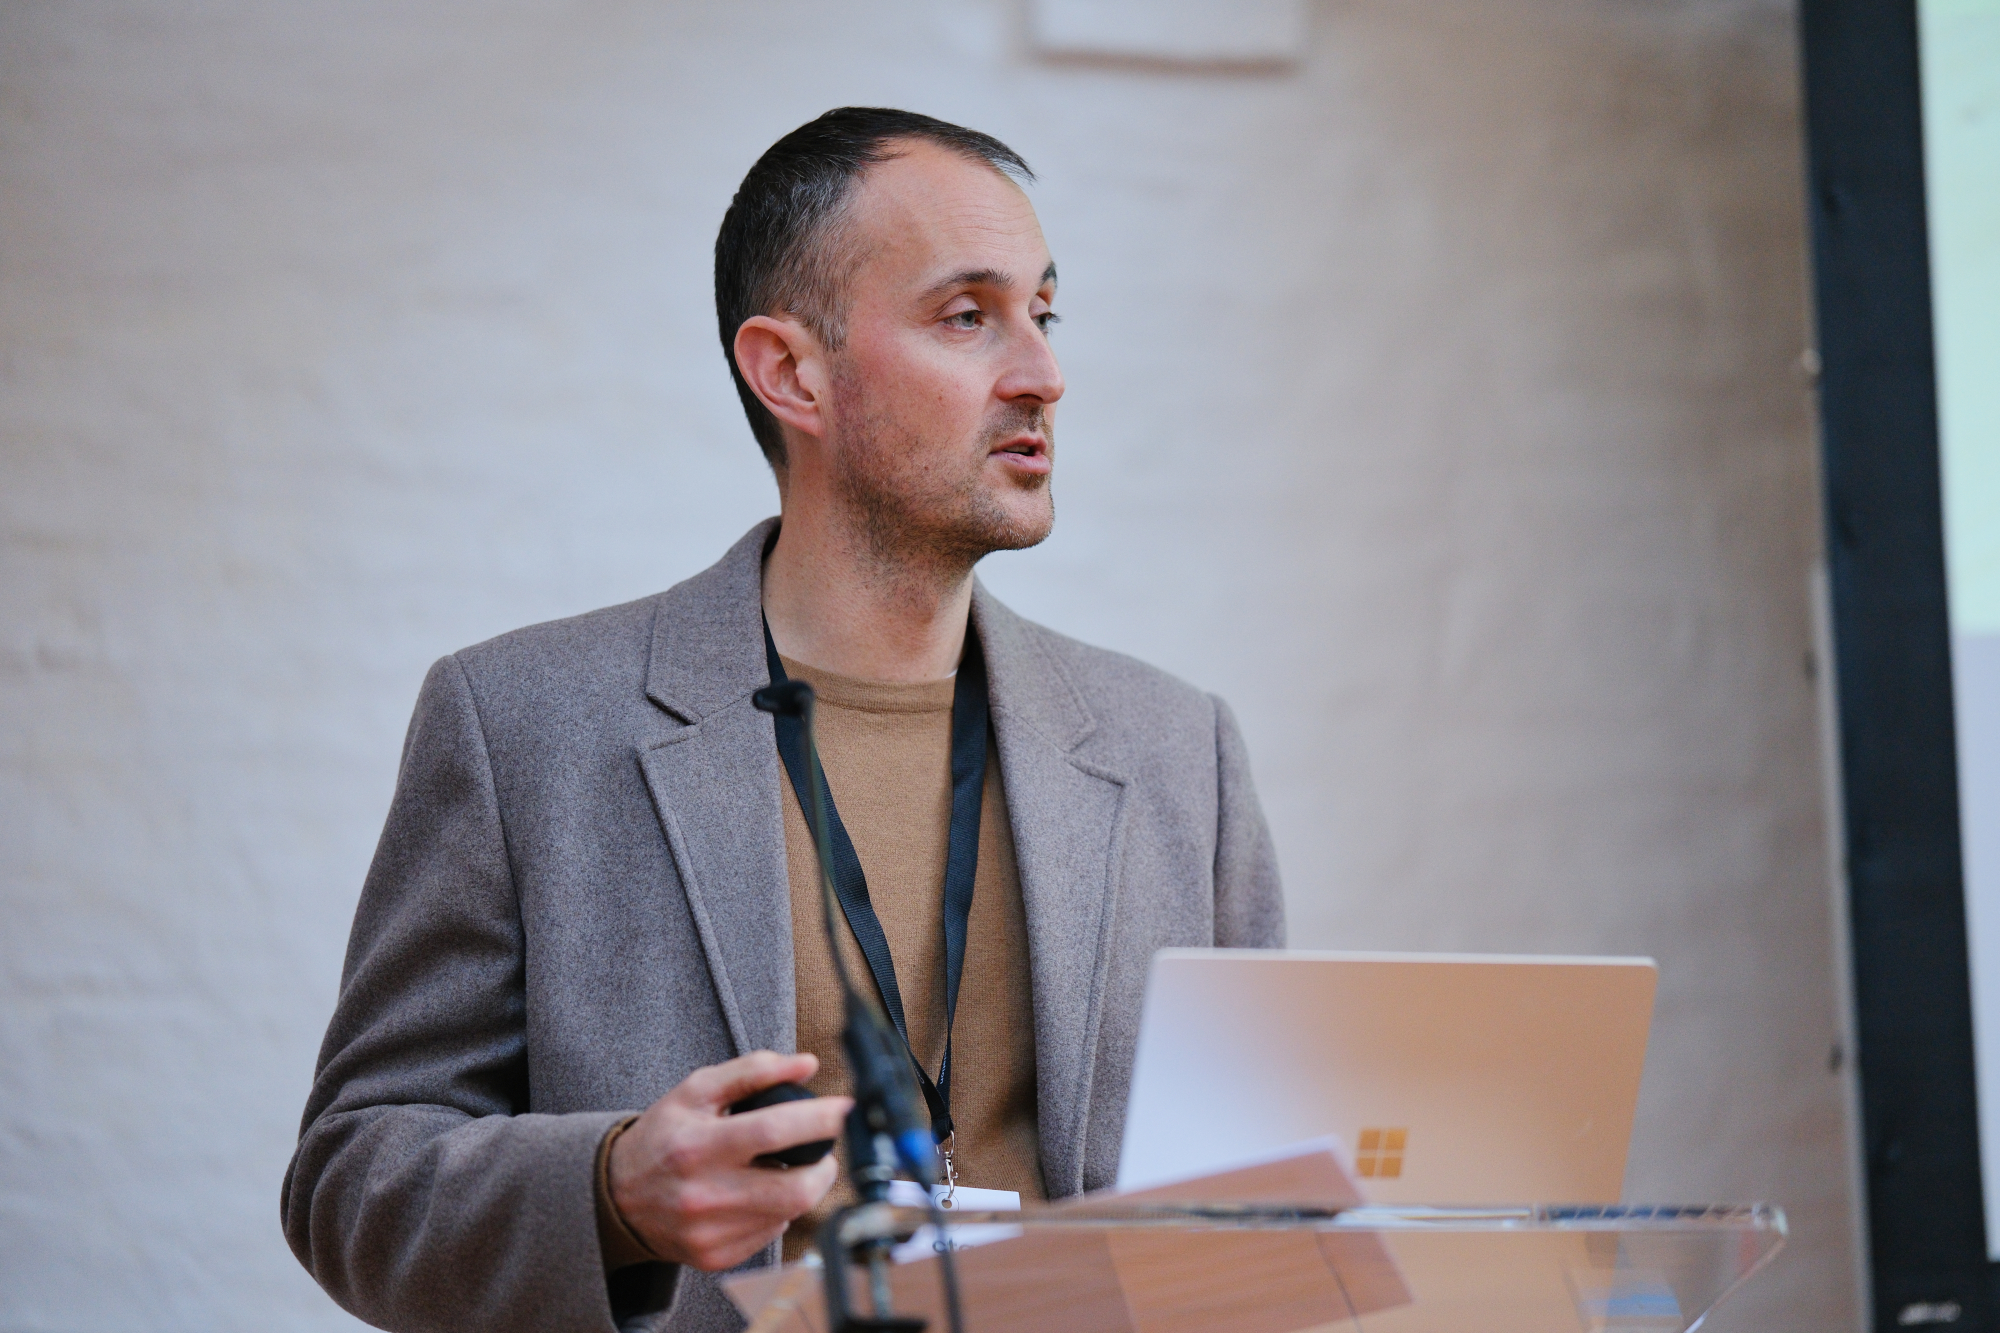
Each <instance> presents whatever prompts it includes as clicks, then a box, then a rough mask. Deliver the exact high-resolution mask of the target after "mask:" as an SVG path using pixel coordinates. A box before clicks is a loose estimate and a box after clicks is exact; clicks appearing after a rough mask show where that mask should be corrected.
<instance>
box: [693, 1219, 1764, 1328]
mask: <svg viewBox="0 0 2000 1333" xmlns="http://www.w3.org/2000/svg"><path fill="white" fill-rule="evenodd" d="M925 1219H926V1214H925V1213H924V1212H922V1211H921V1210H916V1209H901V1208H892V1207H889V1206H887V1205H879V1206H875V1207H871V1208H868V1209H864V1210H862V1211H860V1212H859V1213H857V1214H856V1215H855V1216H854V1217H853V1218H852V1219H851V1222H850V1223H849V1228H850V1234H849V1235H847V1236H846V1237H845V1239H846V1240H848V1241H853V1240H861V1239H865V1238H866V1237H867V1236H869V1235H875V1236H890V1235H893V1236H896V1237H898V1238H901V1237H907V1236H914V1240H913V1241H911V1242H908V1243H905V1245H904V1247H903V1249H902V1251H901V1254H902V1256H903V1259H904V1261H903V1262H899V1263H895V1264H892V1265H889V1266H887V1267H886V1268H885V1269H884V1270H882V1271H881V1272H880V1273H878V1274H877V1275H876V1276H877V1277H878V1278H879V1279H881V1280H882V1281H881V1282H880V1283H879V1284H876V1289H877V1290H880V1288H881V1287H886V1290H880V1294H882V1295H887V1296H888V1297H890V1299H891V1301H892V1303H893V1309H894V1312H895V1313H896V1314H897V1315H901V1316H912V1317H915V1318H918V1319H922V1320H924V1321H925V1322H926V1324H927V1325H928V1328H929V1330H930V1333H946V1329H947V1325H946V1322H945V1313H944V1304H943V1299H942V1293H941V1287H940V1276H939V1271H938V1259H937V1257H936V1255H935V1254H934V1253H933V1252H931V1251H932V1250H934V1246H933V1245H932V1244H931V1243H930V1241H929V1239H928V1238H929V1234H930V1233H928V1232H927V1231H923V1230H920V1228H922V1227H923V1224H924V1222H925ZM949 1234H950V1235H952V1236H953V1237H954V1238H955V1240H954V1258H955V1260H956V1263H957V1267H958V1280H959V1286H960V1290H961V1297H962V1305H963V1310H964V1319H965V1328H966V1330H967V1333H1000V1331H1001V1330H1009V1331H1010V1333H1011V1331H1014V1330H1036V1333H1197V1330H1199V1331H1201V1333H1208V1331H1209V1330H1227V1331H1228V1333H1305V1330H1312V1331H1313V1333H1579V1331H1581V1333H1683V1331H1684V1330H1688V1329H1693V1328H1695V1327H1696V1326H1697V1325H1699V1324H1700V1323H1701V1322H1702V1320H1703V1318H1704V1317H1705V1316H1706V1315H1707V1314H1708V1312H1709V1311H1710V1310H1712V1309H1713V1308H1714V1307H1715V1305H1716V1303H1717V1302H1718V1301H1720V1300H1722V1299H1723V1298H1724V1297H1725V1296H1727V1295H1728V1294H1729V1293H1730V1292H1731V1291H1733V1290H1735V1289H1736V1288H1737V1287H1738V1286H1740V1285H1741V1284H1742V1283H1743V1282H1744V1281H1745V1280H1746V1279H1747V1278H1749V1277H1750V1276H1751V1275H1752V1274H1753V1273H1755V1272H1756V1271H1757V1270H1758V1269H1759V1268H1761V1267H1763V1266H1764V1264H1765V1263H1767V1262H1769V1260H1770V1258H1771V1256H1772V1255H1773V1254H1775V1253H1776V1252H1777V1250H1778V1248H1779V1247H1780V1246H1781V1245H1782V1244H1783V1243H1784V1235H1785V1219H1784V1215H1783V1214H1782V1213H1781V1212H1780V1211H1779V1210H1777V1209H1775V1208H1770V1207H1765V1206H1762V1205H1756V1204H1752V1205H1745V1206H1705V1207H1645V1206H1633V1205H1621V1206H1601V1207H1575V1208H1561V1207H1526V1206H1524V1207H1493V1208H1465V1207H1450V1208H1413V1207H1387V1206H1381V1205H1360V1206H1347V1207H1326V1206H1322V1205H1311V1206H1301V1205H1288V1204H1284V1203H1275V1202H1249V1203H1200V1202H1171V1203H1164V1202H1152V1201H1145V1200H1143V1199H1137V1198H1125V1199H1120V1198H1115V1197H1113V1198H1107V1199H1104V1200H1102V1201H1101V1202H1100V1201H1092V1200H1080V1201H1077V1202H1074V1203H1071V1204H1065V1205H1057V1206H1053V1207H1037V1208H1031V1209H1028V1210H1025V1211H1022V1212H998V1213H977V1214H974V1213H962V1214H959V1215H957V1216H956V1217H955V1218H954V1225H953V1226H952V1227H951V1228H950V1231H949ZM823 1276H824V1273H823V1270H822V1268H821V1267H820V1266H819V1265H818V1264H816V1263H810V1262H809V1263H806V1264H799V1265H794V1266H792V1267H789V1268H785V1269H779V1270H766V1271H765V1272H762V1273H756V1274H746V1275H743V1276H739V1277H736V1278H732V1279H730V1281H729V1283H728V1287H729V1291H730V1294H731V1297H732V1299H734V1300H735V1301H736V1302H737V1303H738V1305H739V1306H740V1307H741V1308H742V1309H743V1312H744V1314H745V1316H746V1317H748V1318H749V1319H750V1321H751V1327H752V1329H753V1330H754V1333H781V1331H782V1333H828V1331H827V1327H826V1318H825V1313H824V1305H823V1302H822V1299H821V1279H822V1277H823ZM849 1288H850V1290H851V1291H852V1292H854V1293H857V1294H856V1295H851V1296H850V1298H849V1299H850V1301H851V1302H853V1303H855V1304H858V1305H860V1306H861V1307H863V1308H870V1307H869V1295H868V1293H869V1291H870V1289H871V1282H870V1275H869V1274H868V1273H867V1272H866V1271H865V1270H863V1269H859V1268H857V1269H855V1270H853V1276H852V1278H851V1279H850V1281H849Z"/></svg>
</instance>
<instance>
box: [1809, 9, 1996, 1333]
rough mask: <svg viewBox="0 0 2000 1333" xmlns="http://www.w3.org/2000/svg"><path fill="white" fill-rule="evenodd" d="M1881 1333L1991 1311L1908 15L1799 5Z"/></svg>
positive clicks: (1979, 1320) (1985, 1323) (1912, 15)
mask: <svg viewBox="0 0 2000 1333" xmlns="http://www.w3.org/2000/svg"><path fill="white" fill-rule="evenodd" d="M1800 21H1801V35H1802V49H1803V56H1804V62H1805V66H1804V67H1805V106H1806V133H1807V142H1808V149H1809V154H1810V162H1809V169H1808V173H1807V180H1808V189H1809V190H1810V192H1811V198H1810V200H1809V205H1810V214H1811V219H1812V233H1813V248H1814V256H1815V261H1816V262H1815V273H1814V285H1813V290H1814V295H1815V299H1816V302H1817V307H1818V323H1819V356H1820V364H1821V378H1820V420H1821V442H1822V448H1823V451H1824V476H1825V481H1826V541H1827V562H1828V567H1829V573H1830V576H1831V582H1832V592H1833V617H1834V644H1835V658H1836V667H1837V671H1838V676H1837V679H1838V682H1839V689H1840V704H1839V716H1840V730H1841V737H1840V753H1841V764H1842V769H1843V782H1844V787H1845V800H1846V825H1847V862H1848V865H1847V871H1848V895H1849V911H1850V914H1851V938H1852V942H1853V953H1854V998H1855V1011H1856V1013H1855V1017H1856V1036H1857V1039H1858V1043H1859V1046H1860V1050H1859V1052H1858V1054H1859V1059H1860V1076H1861V1104H1862V1122H1863V1123H1862V1132H1863V1143H1864V1145H1865V1151H1866V1153H1867V1159H1868V1160H1867V1164H1866V1177H1867V1184H1868V1228H1869V1236H1870V1244H1871V1249H1872V1267H1873V1273H1872V1278H1873V1284H1874V1293H1875V1326H1876V1327H1877V1328H1878V1329H1883V1330H1895V1333H1906V1330H1907V1328H1908V1327H1909V1326H1907V1325H1901V1324H1899V1323H1898V1317H1899V1315H1901V1314H1902V1313H1903V1312H1904V1311H1905V1310H1907V1309H1909V1307H1911V1306H1913V1305H1916V1304H1919V1303H1923V1304H1928V1305H1931V1306H1933V1307H1943V1306H1945V1305H1946V1304H1947V1303H1951V1304H1956V1305H1957V1306H1958V1308H1959V1310H1960V1317H1959V1318H1958V1319H1957V1320H1956V1321H1954V1322H1953V1323H1951V1324H1950V1325H1949V1327H1950V1328H1951V1329H1952V1330H1953V1333H1959V1331H1960V1330H1967V1329H1972V1330H1995V1333H2000V1329H1996V1326H1995V1325H1994V1323H1993V1322H1992V1314H1991V1313H1990V1312H1989V1302H1988V1299H1987V1293H1988V1280H1989V1279H1988V1267H1989V1266H1988V1261H1987V1257H1986V1234H1985V1225H1984V1214H1983V1208H1982V1197H1981V1191H1980V1176H1979V1127H1978V1119H1977V1107H1976V1102H1975V1087H1974V1076H1973V1049H1972V1003H1971V990H1970V984H1969V975H1968V972H1969V967H1968V962H1967V957H1966V928H1965V897H1964V888H1963V883H1962V876H1961V871H1960V860H1959V836H1958V777H1957V759H1956V754H1955V750H1954V743H1953V725H1952V696H1951V655H1950V626H1949V622H1948V619H1947V612H1946V602H1945V573H1944V542H1943V516H1942V509H1941V493H1940V492H1941V488H1940V481H1939V475H1938V433H1937V398H1936V380H1935V376H1934V373H1933V365H1932V344H1931V291H1930V262H1929V253H1928V245H1927V238H1926V230H1925V208H1924V160H1923V122H1922V103H1921V98H1920V95H1919V90H1918V69H1917V19H1916V8H1915V3H1914V0H1803V3H1802V5H1801V10H1800Z"/></svg>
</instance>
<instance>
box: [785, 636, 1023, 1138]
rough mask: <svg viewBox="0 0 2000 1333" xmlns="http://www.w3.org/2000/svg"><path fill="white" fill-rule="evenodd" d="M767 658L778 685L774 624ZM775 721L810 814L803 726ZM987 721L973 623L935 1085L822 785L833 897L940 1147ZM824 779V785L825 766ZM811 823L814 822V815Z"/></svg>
mask: <svg viewBox="0 0 2000 1333" xmlns="http://www.w3.org/2000/svg"><path fill="white" fill-rule="evenodd" d="M764 656H765V658H766V659H767V661H768V663H769V665H770V668H771V683H772V684H773V685H775V684H778V683H779V682H780V681H782V680H784V679H785V668H784V664H783V663H782V662H780V661H779V660H778V645H777V644H776V643H775V642H773V641H772V639H771V623H770V621H768V620H767V621H765V622H764ZM772 720H773V721H774V722H775V723H776V724H777V730H778V757H779V758H781V759H783V760H784V762H785V772H787V773H788V774H790V775H791V779H792V791H793V792H794V793H795V794H796V795H797V796H798V798H799V806H800V808H801V809H803V810H807V811H810V810H811V809H812V798H811V795H810V791H811V789H810V787H809V786H808V785H807V776H806V740H805V727H804V725H803V724H802V723H801V722H800V721H799V719H798V718H795V717H783V716H779V717H775V718H773V719H772ZM986 721H987V708H986V662H985V659H984V658H982V657H981V656H980V652H979V636H978V635H977V634H975V633H974V632H973V631H972V627H971V626H969V625H968V626H967V627H966V634H965V655H964V657H963V658H961V659H960V661H959V664H958V684H957V685H956V686H955V687H954V688H953V690H952V695H951V836H950V841H949V842H948V843H947V844H946V850H945V858H944V1060H943V1062H942V1063H941V1064H939V1065H938V1076H937V1078H936V1080H935V1081H933V1080H932V1078H931V1076H930V1074H929V1073H928V1072H927V1071H926V1070H925V1069H924V1065H923V1061H921V1060H919V1059H918V1058H917V1053H916V1052H915V1051H914V1050H911V1049H910V1030H909V1026H908V1025H907V1024H906V1023H905V1022H904V1021H903V993H902V991H901V990H900V989H899V988H898V987H897V985H896V964H895V960H894V959H892V958H891V957H890V956H889V939H888V936H886V935H884V934H883V933H882V923H881V921H880V920H879V919H877V917H876V916H875V905H874V904H873V903H872V902H870V901H869V898H868V879H867V877H866V876H865V875H863V874H862V873H861V858H860V857H858V856H856V855H855V853H854V842H853V840H852V839H851V838H849V837H848V836H847V827H846V825H844V824H842V823H841V822H840V811H838V810H836V809H835V808H834V804H833V792H832V790H831V789H830V788H826V787H824V786H823V787H822V788H821V790H823V791H825V792H826V822H827V840H828V841H829V842H830V843H832V845H833V864H832V865H830V866H828V867H827V870H828V871H829V872H830V873H831V875H832V877H833V891H834V896H835V897H837V898H838V899H840V910H841V912H842V913H843V914H845V915H846V917H847V925H848V929H850V930H852V931H853V932H854V939H855V942H856V943H857V944H859V945H860V946H861V956H862V957H863V958H865V959H867V960H868V971H869V972H870V974H872V975H873V976H874V978H875V990H876V993H877V994H879V995H880V996H881V997H882V1007H883V1008H884V1009H887V1010H888V1011H889V1021H890V1022H892V1023H894V1024H895V1025H896V1035H897V1036H899V1037H901V1038H902V1039H903V1048H904V1049H905V1050H908V1051H909V1052H910V1063H911V1064H912V1065H914V1066H915V1067H916V1071H917V1083H918V1085H919V1086H921V1087H922V1088H923V1090H924V1102H925V1104H926V1105H928V1106H929V1107H930V1112H931V1133H932V1134H934V1135H935V1136H936V1138H937V1141H938V1142H939V1143H943V1142H944V1141H945V1140H946V1139H948V1138H949V1137H951V1131H952V1124H951V1026H952V1019H953V1018H954V1017H955V1016H956V1015H957V1013H958V982H959V978H960V977H962V976H963V975H964V974H965V934H966V930H967V928H968V926H969V925H970V923H971V920H972V882H973V880H974V878H975V877H976V876H977V873H978V870H979V806H980V801H981V799H982V798H983V796H984V795H985V789H986ZM819 776H820V781H821V782H822V783H824V782H825V781H826V772H825V769H824V768H822V769H821V771H820V775H819ZM806 822H807V823H808V824H810V823H811V822H812V821H811V819H810V817H808V819H807V821H806ZM828 944H829V945H831V944H833V941H831V940H829V941H828Z"/></svg>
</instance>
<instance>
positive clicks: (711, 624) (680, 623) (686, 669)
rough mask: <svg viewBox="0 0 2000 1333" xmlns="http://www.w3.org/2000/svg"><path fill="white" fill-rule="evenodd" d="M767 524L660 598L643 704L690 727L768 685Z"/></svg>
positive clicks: (770, 521) (771, 528)
mask: <svg viewBox="0 0 2000 1333" xmlns="http://www.w3.org/2000/svg"><path fill="white" fill-rule="evenodd" d="M777 527H778V520H777V519H775V518H767V519H765V520H764V521H763V522H762V523H759V524H758V525H757V526H756V527H754V528H752V529H750V531H748V532H746V533H744V534H743V537H742V539H741V540H740V541H738V542H737V543H736V545H734V546H732V547H730V548H729V551H728V554H726V555H724V556H723V557H722V559H720V560H718V561H716V562H715V563H714V564H713V565H710V566H709V567H708V568H707V569H705V570H703V571H702V572H701V573H699V574H697V575H695V576H694V577H693V578H691V579H688V580H686V581H685V582H683V583H678V584H675V585H674V586H673V587H672V588H669V589H668V590H667V591H666V592H664V593H662V594H660V607H659V612H658V614H657V615H655V616H654V618H653V649H652V656H651V659H650V660H649V661H648V663H647V665H646V697H647V698H649V699H651V700H652V701H653V702H654V703H656V704H658V705H659V706H660V707H662V708H664V709H666V710H667V711H668V712H669V713H672V714H673V715H674V716H675V717H677V718H679V719H680V720H681V721H683V722H685V723H687V724H688V725H689V726H693V725H694V724H695V723H697V722H699V721H701V720H702V719H703V718H704V717H707V716H708V715H709V714H711V713H713V712H715V711H717V710H718V709H721V708H726V707H728V706H729V705H730V704H732V703H735V702H736V701H737V700H738V699H741V698H743V697H744V696H745V695H747V694H751V693H753V692H754V691H756V690H759V689H762V688H763V687H764V686H765V685H767V684H768V683H770V672H769V670H768V669H767V668H766V665H765V662H764V629H763V624H764V621H763V616H764V597H763V570H764V547H765V544H766V543H767V542H769V541H770V539H771V534H772V533H773V532H775V531H776V530H777Z"/></svg>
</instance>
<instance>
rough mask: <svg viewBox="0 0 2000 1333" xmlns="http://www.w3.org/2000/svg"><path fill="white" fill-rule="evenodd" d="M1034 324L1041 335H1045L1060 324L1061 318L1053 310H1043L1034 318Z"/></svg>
mask: <svg viewBox="0 0 2000 1333" xmlns="http://www.w3.org/2000/svg"><path fill="white" fill-rule="evenodd" d="M1035 323H1036V325H1037V326H1038V327H1040V329H1041V331H1042V332H1043V333H1047V332H1048V331H1049V330H1050V329H1051V328H1053V327H1055V326H1056V325H1057V324H1060V323H1062V316H1061V315H1058V314H1057V313H1056V312H1055V311H1053V310H1044V311H1043V312H1042V313H1041V314H1039V315H1036V316H1035Z"/></svg>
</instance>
